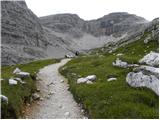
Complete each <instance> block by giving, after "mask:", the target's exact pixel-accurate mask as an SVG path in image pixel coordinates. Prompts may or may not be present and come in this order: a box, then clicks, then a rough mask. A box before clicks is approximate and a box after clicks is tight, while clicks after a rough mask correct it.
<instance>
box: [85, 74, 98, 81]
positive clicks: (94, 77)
mask: <svg viewBox="0 0 160 120" xmlns="http://www.w3.org/2000/svg"><path fill="white" fill-rule="evenodd" d="M96 78H97V77H96V75H89V76H87V77H86V79H88V80H89V81H95V80H96Z"/></svg>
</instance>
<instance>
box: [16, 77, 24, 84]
mask: <svg viewBox="0 0 160 120" xmlns="http://www.w3.org/2000/svg"><path fill="white" fill-rule="evenodd" d="M13 79H14V80H16V81H19V82H20V83H22V84H26V82H24V81H22V79H21V78H13Z"/></svg>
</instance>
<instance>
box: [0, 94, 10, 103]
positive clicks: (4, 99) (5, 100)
mask: <svg viewBox="0 0 160 120" xmlns="http://www.w3.org/2000/svg"><path fill="white" fill-rule="evenodd" d="M0 97H1V101H4V102H6V103H7V104H8V97H6V96H4V95H0Z"/></svg>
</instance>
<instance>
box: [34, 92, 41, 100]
mask: <svg viewBox="0 0 160 120" xmlns="http://www.w3.org/2000/svg"><path fill="white" fill-rule="evenodd" d="M32 98H33V100H39V99H40V95H39V94H37V93H33V94H32Z"/></svg>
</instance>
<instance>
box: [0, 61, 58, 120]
mask: <svg viewBox="0 0 160 120" xmlns="http://www.w3.org/2000/svg"><path fill="white" fill-rule="evenodd" d="M56 62H59V60H55V59H47V60H38V61H34V62H30V63H27V64H17V65H13V66H2V74H1V77H2V78H1V94H2V95H4V96H6V97H7V98H8V103H6V101H4V100H3V99H2V97H1V100H2V101H1V117H2V118H3V119H11V118H12V119H16V118H20V117H22V115H23V114H24V112H23V111H24V106H25V105H27V104H28V103H31V102H33V98H32V97H33V93H34V92H36V91H37V86H36V80H37V79H36V76H37V75H36V74H37V72H38V71H39V69H41V68H43V67H44V66H47V65H50V64H54V63H56ZM16 68H19V69H20V70H22V71H25V72H28V73H30V76H27V77H23V78H19V79H21V80H22V81H23V82H24V83H25V84H22V83H23V82H20V81H18V80H17V82H18V83H17V84H16V85H11V84H9V79H15V78H17V77H18V76H17V75H16V74H13V71H14V70H15V69H16Z"/></svg>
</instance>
